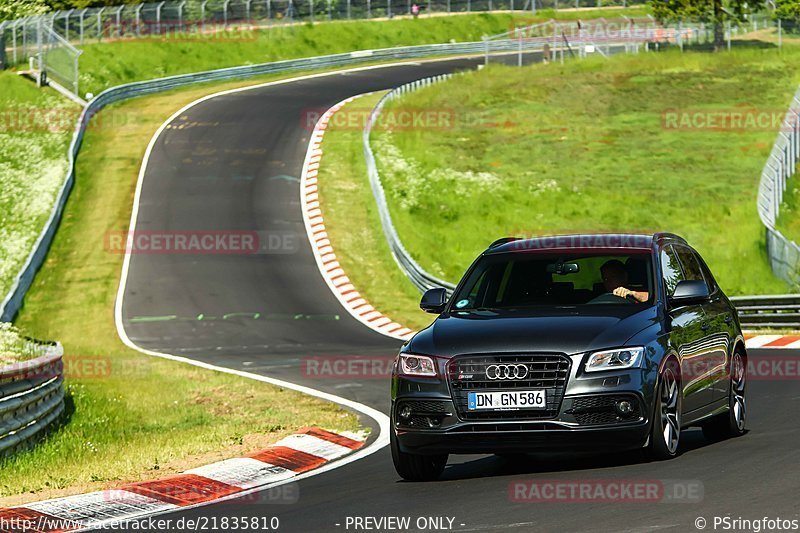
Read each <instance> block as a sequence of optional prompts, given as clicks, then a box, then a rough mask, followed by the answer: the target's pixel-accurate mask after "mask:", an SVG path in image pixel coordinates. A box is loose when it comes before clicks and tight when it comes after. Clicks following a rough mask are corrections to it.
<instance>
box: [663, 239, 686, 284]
mask: <svg viewBox="0 0 800 533" xmlns="http://www.w3.org/2000/svg"><path fill="white" fill-rule="evenodd" d="M661 273H662V275H663V276H664V287H665V288H666V290H667V296H672V294H673V293H674V292H675V286H676V285H678V282H679V281H681V280H683V279H684V277H683V273H682V272H681V264H680V262H679V261H678V257H677V256H676V255H675V251H674V250H673V249H672V246H665V247H664V249H663V250H661Z"/></svg>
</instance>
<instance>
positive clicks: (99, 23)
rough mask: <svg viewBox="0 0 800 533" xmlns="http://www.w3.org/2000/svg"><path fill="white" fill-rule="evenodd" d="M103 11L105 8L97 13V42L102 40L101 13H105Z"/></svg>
mask: <svg viewBox="0 0 800 533" xmlns="http://www.w3.org/2000/svg"><path fill="white" fill-rule="evenodd" d="M105 10H106V8H104V7H101V8H100V11H98V12H97V40H98V41H102V40H103V20H102V16H103V11H105Z"/></svg>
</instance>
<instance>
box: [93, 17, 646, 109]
mask: <svg viewBox="0 0 800 533" xmlns="http://www.w3.org/2000/svg"><path fill="white" fill-rule="evenodd" d="M642 13H644V10H643V9H642V8H636V9H629V10H589V11H581V12H579V14H580V16H582V17H584V18H588V17H599V16H603V15H605V16H622V15H623V14H625V15H629V16H635V15H640V14H642ZM576 16H578V13H574V12H559V13H553V12H540V14H538V15H537V16H536V17H533V18H532V17H530V16H528V15H524V14H519V13H517V14H511V13H493V14H489V13H481V14H471V15H458V16H449V17H447V16H435V17H421V18H419V19H417V20H414V19H409V18H407V17H398V18H396V19H393V20H374V21H364V20H361V21H342V22H326V23H317V24H313V25H312V24H310V23H306V24H293V25H282V26H274V27H272V28H270V29H267V30H259V31H255V30H230V31H228V32H225V33H215V34H205V35H193V36H181V35H177V36H166V37H151V38H139V39H126V40H118V41H111V42H101V43H93V44H87V45H85V46H83V50H84V54H83V55H82V56H81V59H80V62H81V80H80V81H81V88H82V89H81V90H82V91H84V92H85V91H88V92H93V93H95V94H97V93H98V92H99V91H101V90H103V89H107V88H109V87H112V86H114V85H118V84H121V83H126V82H131V81H135V80H141V79H149V78H157V77H161V76H169V75H175V74H184V73H188V72H199V71H203V70H209V69H216V68H223V67H232V66H238V65H246V64H257V63H265V62H269V61H276V60H280V59H293V58H298V57H311V56H317V55H327V54H335V53H341V52H349V51H353V50H365V49H374V48H385V47H391V46H401V45H417V44H430V43H443V42H448V41H451V40H453V41H474V40H480V39H481V36H482V35H493V34H497V33H501V32H505V31H508V30H509V29H511V28H512V27H513V25H514V21H523V23H529V22H530V23H533V22H536V21H544V20H548V19H549V18H551V17H557V18H567V19H571V18H575V17H576Z"/></svg>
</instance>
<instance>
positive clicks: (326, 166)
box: [317, 93, 432, 329]
mask: <svg viewBox="0 0 800 533" xmlns="http://www.w3.org/2000/svg"><path fill="white" fill-rule="evenodd" d="M381 95H382V93H375V94H370V95H367V96H364V97H362V98H359V99H357V100H355V101H353V102H351V103H349V104H347V105H346V106H345V107H344V108H342V109H341V110H340V111H339V113H342V114H344V115H345V116H348V117H349V116H352V117H358V116H360V117H364V116H366V115H367V114H368V113H369V111H370V110H371V109H372V108H373V107H374V106H375V104H376V103H377V102H378V99H379V98H380V96H381ZM322 153H323V155H322V160H321V164H320V169H319V173H318V175H317V178H318V183H319V197H320V206H321V209H322V212H323V216H324V217H325V229H326V231H327V233H328V238H329V239H330V241H331V243H332V245H333V248H334V251H335V252H336V257H337V259H338V261H339V263H340V264H341V265H342V268H343V269H344V271H345V272H346V273H347V276H348V278H349V279H350V281H351V282H352V283H353V285H354V286H355V287H356V288H357V289H358V291H359V292H360V293H361V294H362V295H365V296H366V297H367V300H368V301H369V303H370V304H371V305H372V306H373V307H375V308H376V309H378V310H380V311H381V312H382V313H384V314H386V315H387V316H390V317H392V318H393V319H395V320H399V321H400V322H401V323H402V324H403V325H404V326H406V327H410V328H417V329H419V328H423V327H425V326H427V325H428V324H430V322H431V321H432V317H431V315H429V314H427V313H424V312H422V311H420V309H419V298H420V295H419V292H418V291H417V289H416V287H414V286H413V285H412V284H411V282H410V281H409V280H408V278H406V276H405V275H404V274H403V273H402V271H401V270H400V269H399V268H398V267H397V264H396V263H395V262H394V260H393V259H392V256H391V252H390V251H389V246H388V244H387V243H386V238H385V237H384V235H383V231H382V230H381V221H380V218H379V217H378V211H377V207H376V205H375V198H374V197H373V196H372V189H370V185H369V180H368V179H367V170H366V166H365V163H364V151H363V149H362V145H361V128H360V127H355V128H354V127H350V126H345V125H344V122H342V123H339V124H338V125H337V122H336V120H333V121H331V122H330V123H329V124H328V129H327V130H326V131H325V137H323V141H322ZM376 272H380V273H381V275H380V276H376V275H375V273H376Z"/></svg>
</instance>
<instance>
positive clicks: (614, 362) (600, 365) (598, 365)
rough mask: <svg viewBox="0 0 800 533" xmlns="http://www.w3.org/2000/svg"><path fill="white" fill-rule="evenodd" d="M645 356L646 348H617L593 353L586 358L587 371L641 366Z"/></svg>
mask: <svg viewBox="0 0 800 533" xmlns="http://www.w3.org/2000/svg"><path fill="white" fill-rule="evenodd" d="M643 358H644V348H643V347H642V346H635V347H633V348H617V349H615V350H603V351H600V352H594V353H592V354H591V355H590V356H589V358H588V359H587V360H586V366H585V368H586V371H587V372H600V371H601V370H620V369H625V368H639V367H640V366H641V364H642V359H643Z"/></svg>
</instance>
